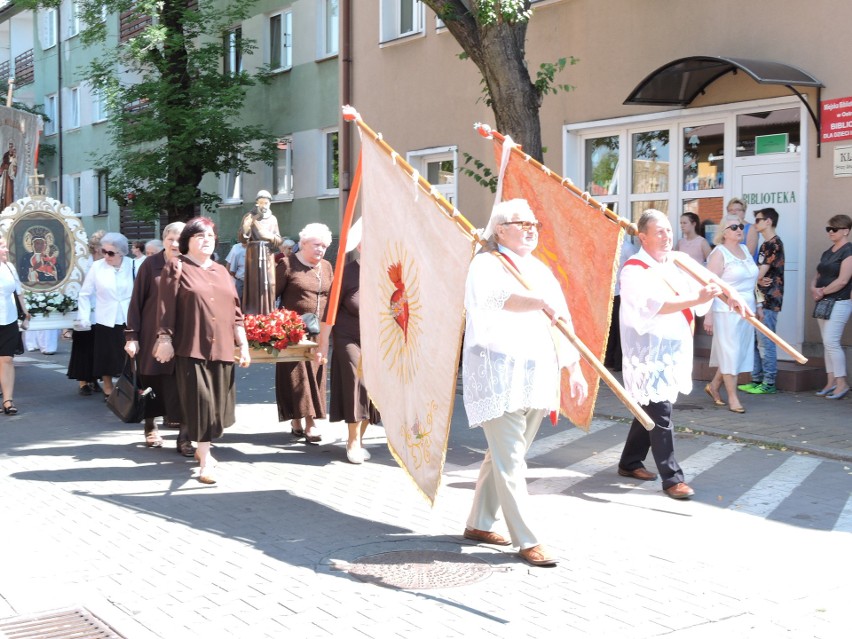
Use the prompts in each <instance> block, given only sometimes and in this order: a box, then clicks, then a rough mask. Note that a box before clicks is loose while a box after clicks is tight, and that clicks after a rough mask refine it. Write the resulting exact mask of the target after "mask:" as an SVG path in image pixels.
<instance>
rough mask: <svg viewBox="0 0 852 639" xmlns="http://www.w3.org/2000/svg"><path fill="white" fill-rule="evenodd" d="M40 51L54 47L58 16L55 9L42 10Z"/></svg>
mask: <svg viewBox="0 0 852 639" xmlns="http://www.w3.org/2000/svg"><path fill="white" fill-rule="evenodd" d="M41 15H42V20H43V22H42V47H41V48H42V49H49V48H50V47H53V46H56V17H57V16H58V15H59V14H58V12H57V10H56V9H55V8H49V9H42V11H41Z"/></svg>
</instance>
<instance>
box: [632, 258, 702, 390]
mask: <svg viewBox="0 0 852 639" xmlns="http://www.w3.org/2000/svg"><path fill="white" fill-rule="evenodd" d="M676 255H678V257H681V258H682V259H684V260H690V259H691V258H689V256H687V255H686V254H685V253H676ZM634 259H638V260H640V261H642V262H644V263H645V264H648V265H649V266H650V268H647V269H646V268H643V267H641V266H638V265H627V266H625V267H624V268H623V269H622V271H621V316H620V322H621V349H622V352H623V354H624V359H623V375H624V388H625V389H626V390H627V393H628V394H629V395H630V396H631V397H632V398H633V399H634V400H635V401H636V402H637V403H639V404H640V405H647V404H648V403H649V402H663V401H669V402H674V401H675V400H676V399H677V395H678V393H683V394H684V395H688V394H689V393H690V392H691V391H692V328H691V327H690V325H689V322H688V321H687V319H686V317H685V316H684V314H683V313H682V312H680V311H678V312H676V313H666V314H660V313H659V311H660V308H662V306H663V304H664V303H665V302H666V301H668V300H670V299H671V298H672V296H673V295H674V291H677V292H678V293H679V294H681V295H693V294H694V292H695V291H696V290H697V289H698V288H699V287H700V284H698V283H697V282H696V281H695V280H693V279H692V278H691V277H690V276H689V275H687V274H686V273H684V272H683V271H681V270H680V269H679V268H677V267H676V266H675V265H674V263H672V262H671V261H668V262H666V263H660V262H657V261H656V260H654V258H652V257H651V256H650V255H648V253H646V252H645V251H644V249H643V250H640V251H639V253H637V254H636V256H635V258H634ZM692 261H694V260H692ZM694 266H700V265H698V264H697V263H695V264H694ZM697 270H703V267H700V268H699V269H697ZM706 275H707V276H708V277H710V276H711V275H712V274H711V273H710V272H709V271H707V272H706ZM709 307H710V303H709V302H708V303H706V304H702V305H701V306H700V307H695V308H693V309H692V311H693V312H694V313H695V314H696V315H704V314H705V313H706V312H707V310H708V309H709Z"/></svg>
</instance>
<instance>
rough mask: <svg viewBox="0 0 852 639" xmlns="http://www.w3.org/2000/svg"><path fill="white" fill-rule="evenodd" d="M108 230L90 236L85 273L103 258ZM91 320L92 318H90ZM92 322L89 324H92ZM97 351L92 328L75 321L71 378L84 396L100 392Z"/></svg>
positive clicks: (72, 335)
mask: <svg viewBox="0 0 852 639" xmlns="http://www.w3.org/2000/svg"><path fill="white" fill-rule="evenodd" d="M105 233H106V231H95V232H94V233H92V234H91V235H90V236H89V242H88V244H89V256H88V258H87V260H86V261H85V262H83V264H82V269H83V273H88V272H89V269H90V268H92V264H94V263H95V262H96V261H98V260H101V259H103V257H104V256H103V254H102V253H101V238H103V236H104V234H105ZM89 322H91V319H89ZM90 325H91V324H89V326H90ZM94 351H95V340H94V338H93V337H92V331H91V328H88V329H86V330H83V325H82V324H81V323H80V321H79V319H78V320H77V321H75V322H74V330H73V331H72V332H71V356H70V357H69V358H68V372H67V373H66V376H67V377H68V378H69V379H76V380H77V382H78V383H79V385H80V390H79V393H80V395H83V396H84V397H88V396H90V395H91V394H92V393H100V392H101V386H100V384H98V378H97V377H95V374H94V373H93V372H92V364H93V361H92V357H93V354H94Z"/></svg>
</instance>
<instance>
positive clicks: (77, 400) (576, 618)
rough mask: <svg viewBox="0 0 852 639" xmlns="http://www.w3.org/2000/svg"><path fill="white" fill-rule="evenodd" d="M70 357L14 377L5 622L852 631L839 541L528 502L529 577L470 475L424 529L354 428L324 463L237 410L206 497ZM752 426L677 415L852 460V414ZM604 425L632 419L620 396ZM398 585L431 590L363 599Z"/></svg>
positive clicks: (214, 631) (651, 492)
mask: <svg viewBox="0 0 852 639" xmlns="http://www.w3.org/2000/svg"><path fill="white" fill-rule="evenodd" d="M62 348H63V349H64V350H61V351H60V353H59V354H58V355H54V356H50V357H46V356H42V355H30V356H28V357H23V358H17V360H16V371H17V384H16V391H15V400H16V403H17V404H18V406H19V408H20V409H21V414H20V415H18V416H15V417H9V416H4V415H0V494H2V495H3V502H2V503H3V514H2V521H3V525H2V526H0V619H4V618H7V617H12V616H16V615H23V614H35V613H39V612H41V611H45V610H52V609H64V608H69V607H76V606H83V607H85V608H86V609H88V610H90V611H91V612H92V613H94V614H95V615H96V616H98V617H100V618H101V619H103V620H105V621H106V622H107V623H109V624H110V625H112V626H113V627H114V628H115V629H116V630H117V631H118V632H119V633H120V634H122V635H123V636H125V637H127V638H129V639H153V638H154V637H157V638H161V639H162V638H165V639H171V638H174V639H186V638H187V637H211V638H218V637H246V638H249V639H255V638H263V637H274V638H277V637H284V636H288V637H289V636H294V637H300V638H302V637H329V636H334V635H338V636H343V637H351V636H352V637H355V636H357V637H371V638H384V637H396V638H402V637H404V638H405V639H410V638H412V637H430V638H432V637H469V636H475V637H479V636H495V637H507V638H511V639H517V638H525V637H530V638H533V637H535V638H536V639H539V638H541V637H565V636H578V637H595V638H597V637H614V636H625V635H629V636H632V637H639V638H642V637H648V638H651V637H662V636H676V637H678V638H679V639H683V638H686V639H700V638H703V637H710V636H714V637H715V636H720V635H725V636H733V637H745V636H782V635H783V636H797V637H799V636H802V637H803V636H808V637H819V638H821V639H833V638H834V637H837V638H838V639H839V638H840V637H844V636H845V634H846V631H847V630H848V627H850V626H849V624H850V623H852V620H850V615H849V612H848V594H849V589H848V574H849V570H850V569H852V566H849V563H850V561H849V553H848V543H849V537H848V534H846V533H837V532H826V531H814V530H807V529H806V528H804V527H797V526H789V525H782V524H779V523H778V522H771V521H767V520H765V519H763V518H760V517H755V516H750V515H747V514H745V513H741V512H735V511H731V510H724V509H719V508H716V507H714V506H713V505H708V504H703V503H698V502H686V503H682V502H675V501H673V500H669V499H666V498H665V497H662V496H661V495H660V494H659V489H658V488H659V487H652V486H645V485H636V486H633V485H629V484H628V485H625V484H624V481H623V480H621V479H619V478H618V477H617V476H616V475H615V474H614V473H608V474H607V475H606V477H601V478H593V479H590V480H589V481H590V486H588V487H587V488H586V489H585V490H584V491H583V495H584V498H571V497H568V496H566V495H565V494H543V495H536V496H535V497H534V499H536V503H537V505H538V509H539V510H540V511H541V512H542V513H546V514H547V517H546V519H545V521H543V522H542V528H543V530H542V536H543V538H545V539H547V540H548V542H549V545H551V547H553V548H554V550H555V551H556V552H557V553H559V554H560V555H561V556H562V557H563V558H565V559H564V561H563V562H562V563H560V565H559V566H558V567H557V568H555V569H541V568H532V567H529V566H527V565H526V564H524V563H523V562H520V561H519V560H518V559H517V557H516V556H515V551H514V550H513V549H511V548H498V547H489V546H477V545H474V544H471V543H468V542H467V541H465V540H464V539H463V538H462V537H461V531H462V529H463V525H464V518H465V515H466V513H467V511H468V509H469V507H470V499H471V490H472V487H473V483H474V481H475V478H476V464H473V463H472V461H471V462H470V463H468V462H465V463H464V464H458V465H456V466H454V467H448V468H447V469H445V480H444V485H443V487H442V488H441V492H440V495H439V499H438V501H437V503H436V505H435V507H434V508H430V507H429V505H428V504H427V503H426V502H425V500H423V499H422V498H421V497H420V496H419V495H418V494H417V493H416V491H415V490H414V489H413V487H412V485H411V484H410V482H409V481H408V480H407V479H406V478H405V477H404V475H403V474H402V473H401V471H400V470H399V468H398V467H397V466H396V463H395V462H394V461H393V459H392V458H391V456H390V454H389V452H388V451H387V448H386V446H385V439H384V437H383V431H382V429H381V428H371V429H370V431H368V437H369V446H370V449H371V451H372V454H373V460H372V461H371V462H370V463H368V464H365V465H363V466H354V465H351V464H348V463H346V462H345V456H344V444H343V442H344V441H345V426H344V425H343V424H324V425H323V433H324V441H323V443H322V445H320V446H307V445H304V444H301V443H299V444H294V443H292V442H291V441H290V438H289V436H288V435H284V434H283V433H282V427H281V425H279V424H278V423H277V420H276V415H275V405H274V399H273V398H272V397H271V396H270V397H269V399H265V400H257V399H255V400H253V401H252V403H240V404H239V405H238V408H237V416H238V423H237V424H236V425H235V426H234V427H233V428H231V429H229V430H228V431H227V432H226V434H225V437H224V438H223V440H222V441H221V443H220V445H219V446H217V456H218V458H219V460H220V467H219V475H220V479H221V482H220V484H218V485H216V486H203V485H201V484H199V483H198V482H197V481H195V480H194V479H192V477H191V474H192V471H193V468H195V463H194V462H193V461H192V460H187V459H184V458H182V457H180V456H179V455H177V454H176V453H175V452H174V451H173V450H172V448H171V447H172V446H174V436H175V431H164V434H165V436H166V438H167V446H168V447H167V448H164V449H161V450H155V449H146V448H145V447H144V445H143V444H142V437H141V425H136V426H133V427H129V426H127V425H124V424H121V423H118V422H117V421H116V420H115V418H114V417H113V416H112V415H111V413H109V412H108V410H107V409H106V407H105V406H103V402H102V401H101V400H100V399H99V398H98V397H96V396H93V397H80V396H78V395H77V394H76V388H75V386H76V385H75V384H74V382H71V381H69V380H67V379H66V378H65V376H64V369H63V367H64V364H65V362H67V344H63V347H62ZM258 378H260V379H261V380H263V379H265V378H264V377H263V376H262V375H259V376H258ZM253 383H255V382H253ZM267 383H268V384H271V375H270V379H268V380H267ZM255 390H257V389H254V388H245V387H244V388H242V389H241V391H240V393H243V392H247V391H255ZM260 390H261V391H263V390H265V389H263V388H261V389H260ZM261 394H262V393H261ZM699 394H700V395H701V396H699ZM238 400H239V396H238ZM690 405H694V408H690V407H689V406H690ZM745 405H746V407H747V408H748V409H749V412H748V413H747V414H746V415H745V416H739V415H735V414H733V413H730V412H728V411H727V410H724V409H715V408H713V407H711V406H710V402H709V399H708V398H707V397H706V396H704V394H703V392H701V390H700V388H698V389H697V392H696V393H694V394H693V397H690V398H687V399H685V400H682V401H681V402H680V404H679V408H678V409H677V412H676V414H677V415H678V417H679V421H680V424H681V425H683V426H688V427H690V428H692V429H694V430H706V431H710V430H711V429H716V430H717V431H719V433H720V434H723V435H727V434H730V435H731V436H741V437H743V438H748V437H751V438H758V437H765V438H766V439H767V440H771V443H772V445H776V444H784V445H788V446H790V447H792V446H798V445H801V446H802V447H813V450H812V451H811V452H814V453H816V452H819V451H818V450H817V448H822V449H824V453H825V454H827V455H831V456H834V457H840V458H847V457H846V456H849V457H852V453H850V445H849V441H848V439H847V438H846V436H845V429H846V428H848V424H849V422H850V419H849V415H850V410H852V402H850V401H849V400H843V401H840V402H828V401H826V400H819V399H818V398H813V397H811V396H804V395H803V396H793V395H787V394H781V395H777V396H773V397H755V398H746V399H745ZM457 409H458V406H457ZM457 412H458V411H457ZM598 413H599V415H601V416H608V417H609V416H611V417H615V418H616V419H622V418H626V417H627V415H626V411H624V410H622V409H621V408H620V407H619V406H618V405H617V404H616V400H615V399H614V398H613V397H612V396H611V394H610V393H609V391H607V390H602V392H601V398H600V401H599V404H598ZM785 423H786V424H788V425H787V426H786V428H784V427H783V424H785ZM768 424H772V427H770V426H768ZM806 425H807V426H806ZM459 426H460V424H456V427H459ZM802 428H806V430H802ZM552 433H553V431H552V430H550V429H548V431H547V433H544V435H545V436H546V437H549V436H552ZM804 433H807V436H805V435H804ZM817 433H818V436H817ZM832 438H834V439H832ZM833 442H836V443H833ZM467 452H469V453H470V454H469V455H468V454H467V453H465V456H464V459H465V460H467V459H471V460H473V458H476V459H477V460H478V459H479V454H478V451H477V450H473V449H471V450H469V451H467ZM557 468H558V467H557ZM538 470H539V471H540V472H547V471H549V470H550V469H549V468H544V467H542V468H540V469H538ZM614 497H619V498H620V499H621V503H619V501H618V500H617V499H615V498H614ZM663 530H664V531H665V532H664V534H662V533H661V531H663ZM417 553H422V554H425V555H426V556H427V557H431V558H438V557H445V556H451V557H453V558H454V559H451V560H447V561H445V562H441V561H438V560H437V559H435V560H433V561H431V562H430V563H429V565H427V566H425V567H421V568H419V569H417V570H415V569H414V568H412V566H411V564H409V563H406V561H405V560H401V559H399V558H400V557H404V558H408V557H416V556H417ZM441 553H448V554H449V555H441ZM383 562H388V563H386V564H383ZM383 565H386V566H387V569H388V572H389V573H394V571H395V572H396V576H404V577H405V576H412V575H414V576H421V577H423V576H427V577H429V578H431V579H433V580H434V581H435V583H436V584H437V586H436V587H434V588H431V589H415V588H411V589H405V590H397V589H392V588H382V587H377V586H376V585H374V584H375V583H378V582H377V580H376V579H375V578H371V577H369V575H367V576H365V577H361V578H356V577H355V572H356V568H360V569H362V570H367V571H368V573H369V571H370V570H378V571H379V572H381V570H382V566H383ZM661 574H665V575H666V578H665V579H660V578H659V575H661ZM459 582H461V583H459Z"/></svg>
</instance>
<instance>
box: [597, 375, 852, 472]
mask: <svg viewBox="0 0 852 639" xmlns="http://www.w3.org/2000/svg"><path fill="white" fill-rule="evenodd" d="M617 378H618V379H619V380H620V379H621V376H620V374H618V375H617ZM705 384H706V382H702V381H695V382H694V383H693V389H692V393H691V394H690V395H689V396H687V397H684V396H682V395H681V396H679V397H678V400H677V403H676V404H675V407H674V421H675V425H676V426H677V427H679V428H689V429H691V430H694V431H698V432H703V433H708V434H712V435H717V436H720V437H726V438H727V437H730V438H734V439H737V440H740V441H747V442H753V443H756V444H762V445H766V446H769V447H772V448H781V449H787V450H794V451H800V452H806V453H811V454H814V455H820V456H823V457H828V458H831V459H841V460H846V461H852V393H850V394H849V395H847V396H846V397H845V398H844V399H841V400H828V399H825V398H822V397H817V396H816V395H814V393H813V392H806V393H790V392H779V393H777V394H775V395H749V394H748V393H743V392H740V393H739V396H740V401H741V402H742V404H743V406H744V407H745V409H746V413H745V414H744V415H739V414H737V413H733V412H731V411H730V410H728V408H727V407H725V406H719V407H717V406H714V405H713V402H712V401H711V400H710V398H709V397H708V396H707V394H706V393H705V392H704V385H705ZM722 399H725V394H724V391H723V393H722ZM595 414H596V415H597V416H599V417H602V418H612V419H619V420H622V419H623V420H629V419H632V415H631V414H630V412H629V411H628V410H627V408H625V406H624V405H623V404H622V403H621V402H620V401H619V400H618V399H617V398H616V397H615V395H614V394H613V393H612V391H611V390H610V389H609V388H608V387H607V386H606V385H604V384H602V385H601V390H600V394H599V395H598V402H597V404H596V406H595Z"/></svg>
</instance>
